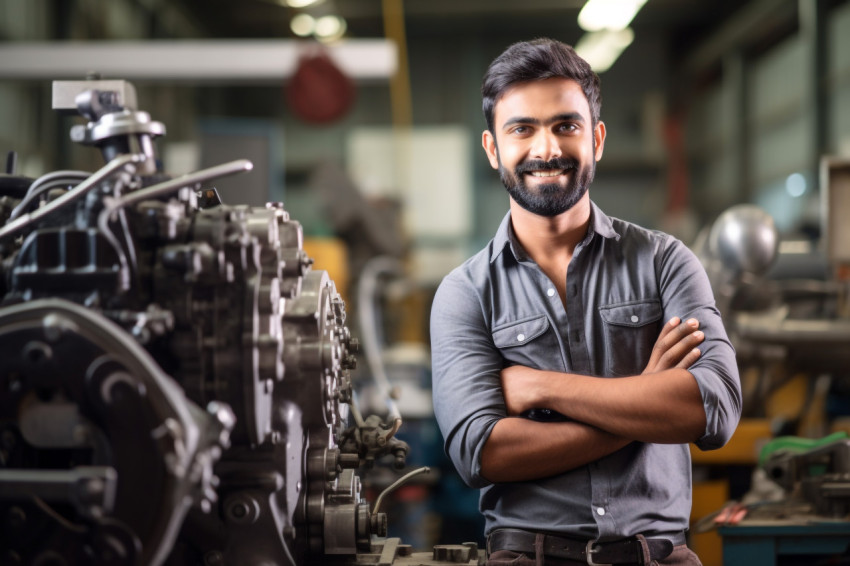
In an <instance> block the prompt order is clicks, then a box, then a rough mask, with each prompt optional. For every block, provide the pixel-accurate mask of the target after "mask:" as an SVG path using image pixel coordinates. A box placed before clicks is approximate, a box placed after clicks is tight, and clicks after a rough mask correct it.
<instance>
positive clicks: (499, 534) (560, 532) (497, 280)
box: [431, 39, 741, 565]
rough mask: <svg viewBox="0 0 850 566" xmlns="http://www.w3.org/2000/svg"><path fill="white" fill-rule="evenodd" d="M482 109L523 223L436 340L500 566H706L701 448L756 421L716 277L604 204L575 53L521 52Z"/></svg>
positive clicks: (485, 264) (501, 61)
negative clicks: (744, 398)
mask: <svg viewBox="0 0 850 566" xmlns="http://www.w3.org/2000/svg"><path fill="white" fill-rule="evenodd" d="M482 93H483V98H484V102H483V106H484V115H485V118H486V120H487V130H486V131H485V132H484V133H483V136H482V143H483V146H484V150H485V152H486V153H487V157H488V159H489V161H490V164H491V165H492V167H493V168H494V169H497V170H498V171H499V174H500V176H501V178H502V181H503V183H504V185H505V187H506V188H507V190H508V193H509V195H510V212H509V213H508V214H507V216H506V217H505V219H504V221H503V222H502V225H501V226H500V228H499V230H498V232H497V233H496V236H495V237H494V239H493V240H492V241H491V242H490V244H489V245H488V246H487V247H486V248H485V249H484V250H482V251H481V252H480V253H478V254H477V255H476V256H474V257H473V258H471V259H469V260H468V261H467V262H466V263H464V264H463V265H462V266H460V267H459V268H457V269H455V270H454V271H453V272H452V273H451V274H449V275H448V276H447V277H446V278H445V279H444V280H443V282H442V284H441V285H440V288H439V290H438V291H437V295H436V297H435V300H434V305H433V309H432V314H431V335H432V356H433V375H434V404H435V413H436V416H437V420H438V422H439V425H440V428H441V430H442V433H443V436H444V438H445V442H446V451H447V453H448V454H449V456H450V457H451V459H452V461H453V462H454V464H455V466H456V467H457V469H458V471H459V473H460V474H461V476H462V477H463V478H464V480H465V481H466V482H467V483H468V484H469V485H470V486H472V487H478V488H481V498H480V509H481V512H482V513H483V514H484V516H485V519H486V531H487V535H488V551H489V552H490V555H489V563H490V564H492V565H498V564H513V565H524V564H535V563H536V564H541V563H543V562H544V561H545V563H546V564H584V563H587V564H592V563H600V564H601V563H614V564H631V563H633V564H649V563H653V564H654V563H656V562H654V561H657V563H658V564H699V563H700V562H699V559H698V558H697V557H696V555H695V554H694V553H693V552H691V551H690V550H689V549H688V548H687V546H686V540H685V533H686V529H687V527H688V516H689V513H690V505H691V462H690V454H689V451H688V445H687V443H689V442H695V443H696V445H697V446H698V447H699V448H701V449H703V450H706V449H714V448H719V447H720V446H722V445H723V444H725V443H726V441H727V440H728V439H729V437H730V436H731V435H732V433H733V431H734V429H735V427H736V426H737V423H738V419H739V417H740V412H741V391H740V383H739V379H738V373H737V366H736V363H735V356H734V351H733V349H732V346H731V345H730V343H729V341H728V339H727V337H726V334H725V331H724V329H723V325H722V322H721V320H720V315H719V313H718V311H717V310H716V309H715V307H714V299H713V296H712V292H711V288H710V286H709V283H708V280H707V277H706V275H705V272H704V270H703V269H702V267H701V265H700V264H699V261H698V260H697V259H696V257H695V256H694V255H693V254H692V253H691V252H690V251H689V250H688V249H687V248H686V247H685V246H684V245H683V244H682V243H681V242H680V241H678V240H676V239H675V238H672V237H671V236H668V235H665V234H662V233H660V232H654V231H649V230H646V229H643V228H640V227H638V226H635V225H633V224H630V223H628V222H624V221H622V220H618V219H614V218H610V217H608V216H606V215H605V214H604V213H603V212H602V211H601V210H600V209H599V208H598V207H596V205H594V204H593V203H592V202H591V200H590V196H589V194H588V187H589V185H590V183H591V182H592V180H593V175H594V172H595V168H596V162H597V161H599V159H600V158H601V157H602V151H603V147H604V144H605V134H606V131H605V125H604V123H603V122H601V121H600V119H599V118H600V116H599V114H600V105H601V102H600V92H599V79H598V77H597V76H596V74H595V73H593V71H592V70H591V69H590V67H589V66H588V64H587V63H586V62H585V61H584V60H582V59H581V58H580V57H578V56H577V55H576V53H575V52H574V51H573V49H572V48H570V47H569V46H567V45H564V44H562V43H560V42H556V41H552V40H547V39H543V40H535V41H532V42H524V43H518V44H515V45H512V46H510V47H509V48H508V49H507V50H506V51H505V52H504V53H503V54H502V55H500V56H499V57H498V58H497V59H496V60H494V61H493V63H492V64H491V65H490V67H489V69H488V71H487V73H486V75H485V77H484V83H483V86H482ZM665 321H666V322H665ZM614 378H616V379H614Z"/></svg>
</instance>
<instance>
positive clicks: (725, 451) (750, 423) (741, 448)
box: [691, 419, 773, 504]
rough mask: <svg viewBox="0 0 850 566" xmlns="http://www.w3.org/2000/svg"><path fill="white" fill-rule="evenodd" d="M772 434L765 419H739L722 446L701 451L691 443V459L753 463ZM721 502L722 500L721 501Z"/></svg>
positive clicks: (708, 462) (706, 462)
mask: <svg viewBox="0 0 850 566" xmlns="http://www.w3.org/2000/svg"><path fill="white" fill-rule="evenodd" d="M771 438H773V435H772V434H771V431H770V421H769V420H767V419H741V422H740V423H738V428H737V429H736V430H735V434H733V435H732V438H731V439H729V442H728V443H727V444H726V446H724V447H723V448H720V449H718V450H709V451H707V452H703V451H702V450H700V449H699V448H697V447H695V446H694V445H693V444H691V460H692V461H693V463H694V464H695V465H696V464H753V465H755V464H756V463H757V462H758V457H759V452H760V451H761V448H762V446H764V445H765V444H766V443H767V442H768V441H769V440H770V439H771ZM721 504H722V502H721Z"/></svg>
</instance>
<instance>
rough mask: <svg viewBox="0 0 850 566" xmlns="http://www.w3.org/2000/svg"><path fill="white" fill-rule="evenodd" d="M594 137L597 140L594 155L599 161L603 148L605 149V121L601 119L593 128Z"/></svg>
mask: <svg viewBox="0 0 850 566" xmlns="http://www.w3.org/2000/svg"><path fill="white" fill-rule="evenodd" d="M593 139H594V141H595V142H596V153H595V154H594V156H593V157H594V158H595V159H596V161H599V160H600V159H602V150H603V149H605V122H602V121H601V120H600V121H599V122H597V123H596V127H595V128H594V129H593Z"/></svg>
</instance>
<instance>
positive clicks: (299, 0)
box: [283, 0, 324, 8]
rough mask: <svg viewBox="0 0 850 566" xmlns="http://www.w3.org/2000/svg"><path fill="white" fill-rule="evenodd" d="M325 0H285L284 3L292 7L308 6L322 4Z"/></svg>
mask: <svg viewBox="0 0 850 566" xmlns="http://www.w3.org/2000/svg"><path fill="white" fill-rule="evenodd" d="M322 2H324V0H284V2H283V3H284V4H285V5H287V6H289V7H290V8H306V7H307V6H313V5H314V4H321V3H322Z"/></svg>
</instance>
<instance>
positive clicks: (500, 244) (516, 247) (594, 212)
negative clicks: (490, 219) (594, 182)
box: [490, 201, 620, 263]
mask: <svg viewBox="0 0 850 566" xmlns="http://www.w3.org/2000/svg"><path fill="white" fill-rule="evenodd" d="M594 234H598V235H599V236H601V237H602V238H608V239H614V240H619V239H620V234H618V233H617V231H616V230H614V223H613V222H612V221H611V218H610V217H609V216H608V215H607V214H605V213H604V212H602V209H600V208H599V207H598V206H596V203H595V202H593V201H591V202H590V227H589V228H588V230H587V236H586V237H585V239H584V240H583V243H586V242H589V241H590V240H591V239H592V238H593V236H594ZM505 249H509V250H510V252H511V254H512V255H513V256H514V258H515V259H516V260H517V261H523V260H526V259H528V254H527V253H526V252H525V250H524V249H523V248H522V246H521V245H520V243H519V241H517V239H516V235H515V234H514V229H513V226H512V225H511V213H510V211H508V213H507V214H505V217H504V218H503V219H502V223H501V224H500V225H499V229H498V230H496V235H495V236H494V237H493V248H492V251H491V252H490V263H493V262H494V261H496V258H498V257H499V256H500V255H501V254H502V251H504V250H505Z"/></svg>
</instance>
